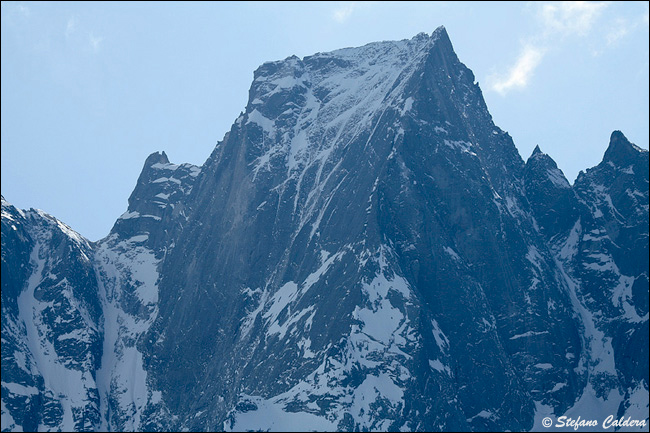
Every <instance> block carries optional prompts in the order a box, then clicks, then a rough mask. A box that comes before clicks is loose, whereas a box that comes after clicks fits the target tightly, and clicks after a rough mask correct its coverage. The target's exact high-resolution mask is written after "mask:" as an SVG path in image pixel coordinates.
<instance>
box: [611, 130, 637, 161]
mask: <svg viewBox="0 0 650 433" xmlns="http://www.w3.org/2000/svg"><path fill="white" fill-rule="evenodd" d="M641 152H647V151H645V150H643V149H641V148H640V147H638V146H636V145H635V144H633V143H630V141H629V140H628V139H627V137H625V135H624V134H623V133H622V132H621V131H618V130H616V131H614V132H612V135H611V136H610V139H609V147H607V150H606V151H605V156H604V157H603V162H612V163H614V164H619V165H620V164H629V163H630V162H631V161H630V158H634V157H635V156H637V155H638V154H639V153H641Z"/></svg>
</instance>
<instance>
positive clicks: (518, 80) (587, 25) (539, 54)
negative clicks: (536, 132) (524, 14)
mask: <svg viewBox="0 0 650 433" xmlns="http://www.w3.org/2000/svg"><path fill="white" fill-rule="evenodd" d="M611 4H612V2H607V1H601V2H588V1H562V2H544V3H533V7H534V8H535V10H534V17H535V20H536V21H537V22H538V23H539V24H540V30H539V31H538V32H537V34H533V35H529V37H528V39H526V40H525V43H522V45H523V48H522V50H521V52H520V53H519V55H518V57H517V60H516V61H515V64H514V65H513V66H512V67H511V68H510V69H509V71H508V72H507V73H505V74H493V75H492V76H491V77H489V78H488V82H489V83H491V84H490V86H489V87H490V88H491V89H492V90H494V91H496V92H498V93H500V94H501V95H505V94H507V93H508V92H509V91H510V90H512V89H523V88H525V87H526V86H527V85H528V83H529V82H530V78H531V77H532V75H533V73H534V72H535V69H536V68H537V67H538V66H539V65H540V63H541V62H542V59H543V57H544V54H545V53H546V52H547V51H548V50H549V49H550V48H551V47H557V46H559V45H560V44H561V42H562V41H563V40H565V39H566V38H568V37H570V36H577V37H580V38H584V37H587V36H589V35H591V34H592V33H593V29H594V27H595V26H596V23H597V22H598V20H599V19H600V18H601V16H602V15H603V12H604V11H605V10H606V9H607V7H609V6H610V5H611ZM627 32H628V28H627V27H626V26H624V25H623V23H619V26H615V27H613V28H612V30H611V31H610V33H608V34H607V36H606V38H607V43H608V44H614V43H616V42H617V41H618V40H619V39H621V38H623V37H624V36H625V35H626V34H627Z"/></svg>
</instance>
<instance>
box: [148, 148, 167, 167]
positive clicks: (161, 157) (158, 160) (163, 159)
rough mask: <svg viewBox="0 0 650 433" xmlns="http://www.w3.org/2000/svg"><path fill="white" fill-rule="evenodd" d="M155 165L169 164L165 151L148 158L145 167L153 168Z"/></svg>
mask: <svg viewBox="0 0 650 433" xmlns="http://www.w3.org/2000/svg"><path fill="white" fill-rule="evenodd" d="M154 164H169V158H168V157H167V154H166V153H165V151H164V150H163V151H162V152H154V153H152V154H151V155H149V156H148V157H147V159H146V160H145V162H144V166H145V167H149V166H152V165H154Z"/></svg>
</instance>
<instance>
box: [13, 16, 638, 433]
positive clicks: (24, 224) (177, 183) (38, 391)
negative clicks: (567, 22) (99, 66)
mask: <svg viewBox="0 0 650 433" xmlns="http://www.w3.org/2000/svg"><path fill="white" fill-rule="evenodd" d="M605 139H606V137H603V140H605ZM648 275H649V272H648V152H647V151H646V150H642V149H640V148H638V147H636V146H635V145H633V144H631V143H630V142H629V141H628V140H627V139H626V138H625V137H624V135H623V134H622V133H621V132H618V131H615V132H614V133H613V134H612V136H611V140H610V146H609V148H608V150H607V152H606V153H605V156H604V159H603V161H602V162H601V163H600V164H599V165H598V166H596V167H594V168H592V169H589V170H587V171H586V172H585V173H581V175H580V176H579V177H578V179H577V180H576V182H575V184H574V185H573V186H572V185H571V184H570V183H569V182H568V181H567V179H566V178H565V177H564V175H563V173H562V172H561V171H560V170H559V169H558V168H557V166H556V164H555V162H554V161H553V160H552V159H551V158H550V157H549V156H548V155H545V154H544V153H542V151H541V150H540V149H539V148H538V149H536V150H535V152H534V153H533V155H532V156H531V157H530V158H529V160H528V161H527V162H524V161H523V160H522V158H521V157H520V155H519V153H518V152H517V149H516V148H515V146H514V144H513V142H512V139H511V138H510V136H509V135H508V134H507V133H506V132H504V131H502V130H501V129H499V128H498V127H497V126H495V125H494V123H493V122H492V118H491V116H490V114H489V112H488V110H487V107H486V105H485V102H484V100H483V96H482V94H481V90H480V88H479V86H478V84H477V83H476V82H475V79H474V75H473V74H472V72H471V71H470V70H469V69H468V68H467V67H466V66H465V65H463V64H462V63H461V62H460V61H459V60H458V58H457V57H456V54H455V53H454V51H453V48H452V45H451V42H450V40H449V38H448V36H447V33H446V31H445V29H444V28H442V27H440V28H438V29H437V30H436V31H434V32H433V34H432V35H431V36H429V35H426V34H419V35H417V36H416V37H414V38H413V39H410V40H403V41H396V42H378V43H372V44H369V45H366V46H363V47H360V48H346V49H342V50H337V51H333V52H331V53H318V54H315V55H313V56H309V57H305V58H303V59H300V58H297V57H295V56H294V57H289V58H287V59H285V60H282V61H277V62H270V63H265V64H264V65H262V66H261V67H260V68H258V69H257V71H255V75H254V80H253V84H252V86H251V89H250V95H249V102H248V104H247V106H246V109H245V111H244V112H243V113H242V114H241V115H240V116H239V117H238V118H237V119H236V120H235V123H234V124H233V126H232V128H231V130H230V131H229V132H228V133H227V134H226V135H225V137H224V139H223V140H222V141H221V142H219V143H218V144H217V146H216V148H215V149H214V151H213V152H212V154H211V155H210V157H209V158H208V159H207V161H206V162H205V163H204V164H203V165H202V166H201V167H197V166H193V165H190V164H181V165H176V164H172V163H170V162H169V160H168V158H167V156H166V155H165V153H164V152H163V153H154V154H152V155H151V156H150V157H149V158H147V160H146V162H145V166H144V169H143V171H142V174H141V175H140V178H139V179H138V182H137V185H136V187H135V190H134V191H133V194H132V195H131V197H130V198H129V207H128V210H127V211H126V212H125V213H124V214H123V215H122V216H121V217H120V218H119V219H118V220H117V222H116V223H115V226H114V227H113V229H112V230H111V232H110V234H109V235H108V236H107V237H106V238H104V239H102V240H101V241H99V242H96V243H90V242H88V241H86V240H85V239H84V238H83V237H81V236H80V235H78V234H77V233H75V232H74V231H73V230H72V229H70V228H69V227H68V226H66V225H65V224H63V223H62V222H60V221H58V220H57V219H56V218H54V217H52V216H50V215H47V214H45V213H43V212H42V211H37V210H28V211H22V210H19V209H16V208H15V207H13V206H12V205H10V204H9V203H7V202H6V201H5V200H4V198H3V200H2V429H3V431H4V430H19V429H23V430H59V429H61V430H111V431H113V430H179V431H180V430H188V429H189V430H194V431H202V430H237V431H241V430H302V431H306V430H344V431H367V430H373V431H396V430H413V431H415V430H421V431H439V430H477V431H485V430H495V431H505V430H512V431H526V430H531V429H539V428H541V420H542V418H543V417H545V416H560V415H567V416H572V417H573V418H577V417H578V416H581V417H582V418H583V419H587V418H591V419H600V418H603V417H604V416H607V415H613V416H614V417H616V418H619V417H621V416H625V417H628V416H631V417H632V418H636V419H642V420H643V419H647V417H648V383H649V380H648V344H647V342H648Z"/></svg>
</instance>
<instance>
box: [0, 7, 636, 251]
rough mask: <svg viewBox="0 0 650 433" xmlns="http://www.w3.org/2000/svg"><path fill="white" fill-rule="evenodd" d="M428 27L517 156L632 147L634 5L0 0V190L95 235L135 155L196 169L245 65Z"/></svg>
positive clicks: (583, 162)
mask: <svg viewBox="0 0 650 433" xmlns="http://www.w3.org/2000/svg"><path fill="white" fill-rule="evenodd" d="M440 25H444V26H445V27H446V29H447V32H448V33H449V36H450V38H451V41H452V43H453V45H454V49H455V51H456V53H457V54H458V56H459V58H460V60H461V61H462V62H463V63H465V64H466V65H467V66H468V67H469V68H470V69H472V71H473V72H474V74H475V76H476V79H477V80H478V82H479V83H480V86H481V89H482V90H483V94H484V97H485V99H486V102H487V105H488V108H489V110H490V112H491V113H492V116H493V118H494V121H495V123H496V124H497V125H498V126H499V127H501V128H502V129H504V130H506V131H508V132H509V133H510V135H511V136H512V137H513V140H514V142H515V144H516V146H517V148H518V149H519V153H520V154H521V156H522V158H523V159H524V160H526V159H527V158H528V156H529V155H530V154H531V152H532V150H533V148H534V147H535V145H537V144H539V145H540V147H541V149H542V151H543V152H545V153H547V154H549V155H550V156H551V157H553V159H555V161H556V162H557V163H558V166H559V167H560V168H561V169H562V170H563V171H564V173H565V174H566V176H567V178H568V179H569V181H570V182H571V183H573V181H574V180H575V177H576V176H577V173H578V172H579V171H580V170H584V169H586V168H589V167H592V166H594V165H596V164H598V163H599V162H600V160H601V159H602V156H603V154H604V152H605V149H606V148H607V145H608V141H609V136H610V134H611V132H612V131H613V130H615V129H620V130H621V131H623V133H624V134H625V135H626V136H627V137H628V139H629V140H630V141H632V142H634V143H635V144H637V145H638V146H640V147H643V148H645V149H647V148H648V140H649V139H648V117H649V112H648V105H649V104H648V101H649V93H648V82H649V76H648V70H649V61H648V58H649V56H648V53H649V49H648V2H315V3H311V2H260V3H257V2H210V3H192V2H182V3H173V2H161V3H154V2H143V3H137V2H134V3H131V2H129V3H117V2H109V3H101V2H91V3H85V2H70V3H67V2H46V3H33V2H2V26H1V28H2V35H1V36H2V39H1V41H2V62H1V68H2V71H1V72H2V75H1V78H2V80H1V81H2V88H1V98H2V104H1V108H2V127H1V134H2V138H1V139H2V141H1V151H2V155H1V164H2V170H1V175H2V181H1V185H2V194H3V195H4V197H5V198H6V199H7V200H8V201H9V202H11V203H12V204H14V205H15V206H17V207H19V208H23V209H25V208H30V207H34V208H39V209H43V210H44V211H45V212H47V213H50V214H52V215H54V216H56V217H57V218H59V219H60V220H62V221H63V222H65V223H67V224H68V225H70V226H71V227H72V228H73V229H75V230H77V231H78V232H79V233H81V234H82V235H84V236H86V237H87V238H89V239H90V240H93V241H95V240H98V239H100V238H102V237H104V236H106V235H107V234H108V232H109V230H110V228H111V227H112V225H113V223H114V222H115V220H116V219H117V218H118V217H119V216H120V215H121V214H122V213H123V212H124V211H126V208H127V199H128V197H129V195H130V194H131V191H132V190H133V188H134V186H135V183H136V180H137V178H138V175H139V174H140V171H141V169H142V165H143V163H144V160H145V159H146V157H147V155H149V154H150V153H152V152H155V151H162V150H164V151H165V152H166V153H167V155H168V156H169V158H170V160H171V161H172V162H175V163H182V162H191V163H193V164H197V165H201V164H202V163H203V162H204V161H205V160H206V159H207V157H208V156H209V154H210V152H211V151H212V150H213V148H214V146H215V144H216V143H217V141H219V140H221V139H222V138H223V136H224V134H225V133H226V132H227V131H228V130H229V129H230V127H231V125H232V123H233V122H234V120H235V119H236V118H237V116H238V115H239V113H240V112H241V111H243V109H244V107H245V105H246V102H247V99H248V89H249V87H250V84H251V81H252V78H253V71H254V70H255V69H256V68H257V67H258V66H259V65H261V64H262V63H264V62H266V61H271V60H279V59H283V58H286V57H289V56H291V55H297V56H299V57H304V56H307V55H311V54H314V53H316V52H326V51H331V50H334V49H338V48H343V47H351V46H360V45H363V44H366V43H369V42H374V41H381V40H400V39H407V38H412V37H413V36H415V35H416V34H418V33H420V32H426V33H428V34H431V32H432V31H433V30H434V29H435V28H437V27H438V26H440Z"/></svg>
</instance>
